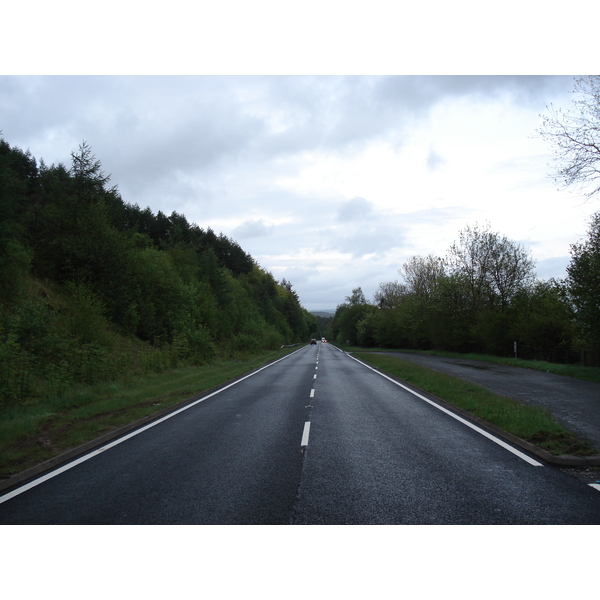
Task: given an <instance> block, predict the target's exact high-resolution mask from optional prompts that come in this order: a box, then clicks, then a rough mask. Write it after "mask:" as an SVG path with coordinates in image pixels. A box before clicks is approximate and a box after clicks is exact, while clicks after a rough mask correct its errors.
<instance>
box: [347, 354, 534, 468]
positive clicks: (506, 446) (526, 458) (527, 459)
mask: <svg viewBox="0 0 600 600" xmlns="http://www.w3.org/2000/svg"><path fill="white" fill-rule="evenodd" d="M348 356H349V357H350V358H351V359H352V360H355V361H356V362H357V363H360V364H361V365H363V366H365V367H367V369H371V371H373V372H374V373H377V375H381V377H384V378H385V379H387V380H389V381H391V382H392V383H394V384H396V385H397V386H399V387H401V388H402V389H404V390H406V391H407V392H409V393H411V394H412V395H413V396H416V397H417V398H420V399H421V400H424V401H425V402H427V403H428V404H431V405H432V406H435V408H437V409H439V410H441V411H442V412H444V413H446V414H447V415H450V416H451V417H452V418H453V419H456V420H457V421H460V422H461V423H464V424H465V425H466V426H467V427H470V428H471V429H473V430H475V431H477V433H480V434H481V435H483V436H485V437H486V438H488V439H490V440H492V442H495V443H496V444H498V445H499V446H502V447H503V448H504V449H506V450H508V451H509V452H512V453H513V454H515V455H516V456H518V457H519V458H521V459H522V460H524V461H525V462H528V463H529V464H530V465H533V466H534V467H543V466H544V465H543V464H542V463H541V462H538V461H537V460H535V459H533V458H531V457H530V456H527V454H525V453H523V452H521V451H520V450H517V449H516V448H514V447H513V446H511V445H510V444H507V443H506V442H504V441H503V440H501V439H500V438H497V437H496V436H495V435H492V434H491V433H488V432H487V431H485V429H481V427H477V425H474V424H473V423H471V422H470V421H467V420H466V419H463V418H462V417H460V416H459V415H457V414H455V413H453V412H452V411H450V410H448V409H446V408H444V407H443V406H440V405H439V404H436V403H435V402H433V400H429V398H426V397H425V396H422V395H421V394H419V393H417V392H415V391H414V390H411V389H410V388H409V387H407V386H405V385H403V384H401V383H400V382H399V381H396V380H395V379H392V378H391V377H388V376H387V375H385V374H384V373H381V372H379V371H377V370H376V369H374V368H373V367H371V366H370V365H368V364H366V363H364V362H362V360H358V358H355V357H354V356H352V355H350V354H348Z"/></svg>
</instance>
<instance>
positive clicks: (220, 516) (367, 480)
mask: <svg viewBox="0 0 600 600" xmlns="http://www.w3.org/2000/svg"><path fill="white" fill-rule="evenodd" d="M502 444H503V443H502V442H500V440H495V439H493V438H490V437H486V435H484V432H481V431H478V430H476V429H473V428H472V427H471V426H469V425H468V424H467V423H465V422H462V421H461V420H457V419H456V418H454V417H453V416H452V415H451V414H448V413H447V412H444V411H443V410H441V409H440V408H439V407H437V406H436V405H435V404H434V403H430V402H429V401H427V399H426V398H421V397H418V396H415V395H414V394H412V393H410V392H409V391H407V390H405V389H403V388H402V387H399V386H398V385H397V383H395V382H394V381H391V380H389V379H386V378H384V377H382V376H381V375H380V374H378V373H376V372H375V371H373V370H372V369H370V368H368V367H367V366H365V365H363V364H362V363H360V362H359V361H357V360H356V359H354V358H352V357H351V356H349V355H347V354H344V353H343V352H340V351H339V350H338V349H337V348H335V347H333V346H331V345H329V344H321V343H319V344H317V345H316V346H315V345H311V346H306V347H303V348H301V349H299V350H298V351H297V352H295V353H293V354H291V355H289V356H287V357H286V358H284V359H281V360H279V361H277V362H276V363H273V364H271V365H268V366H267V367H265V368H263V369H262V370H260V371H257V372H254V373H253V374H251V375H249V376H247V377H245V378H243V379H241V380H238V381H237V382H236V383H234V384H233V385H231V386H228V387H226V388H223V389H221V390H219V391H218V392H217V393H215V394H213V395H210V396H208V397H205V398H204V399H201V400H199V401H198V402H196V403H194V404H192V405H190V406H189V407H187V408H186V409H185V410H182V411H180V412H178V413H177V414H174V415H173V416H171V417H169V418H164V419H162V420H160V421H158V422H157V423H156V424H153V425H152V426H148V427H146V428H144V429H143V430H141V431H139V432H134V433H132V434H129V435H128V436H126V437H125V438H124V439H121V440H116V441H115V442H113V443H111V444H110V445H108V446H105V447H103V448H100V449H99V450H97V451H95V452H93V453H91V454H90V455H87V456H84V457H82V458H81V459H79V460H78V461H75V463H71V464H67V465H65V466H64V467H63V469H62V470H61V471H60V470H59V471H60V472H58V474H55V472H53V473H50V474H48V475H47V476H46V477H45V478H44V479H43V480H34V481H33V482H31V483H30V484H29V487H28V488H17V489H15V490H12V491H11V492H10V493H4V495H3V496H1V497H0V523H2V524H9V523H12V524H537V523H539V524H563V523H564V524H567V523H568V524H598V523H600V490H599V489H596V488H594V487H592V486H590V485H586V484H585V483H584V482H581V481H579V480H578V479H576V478H574V477H570V476H569V475H567V474H565V473H563V472H562V471H560V470H559V469H555V468H553V467H550V466H547V465H543V464H541V463H539V462H537V461H535V460H534V459H533V458H532V457H529V456H527V455H523V454H521V453H520V452H519V451H518V450H516V449H512V448H511V447H510V446H506V445H502ZM73 465H74V466H73Z"/></svg>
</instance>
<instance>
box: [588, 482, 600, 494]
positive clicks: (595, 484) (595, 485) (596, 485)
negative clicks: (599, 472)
mask: <svg viewBox="0 0 600 600" xmlns="http://www.w3.org/2000/svg"><path fill="white" fill-rule="evenodd" d="M589 485H590V487H593V488H594V489H595V490H598V491H599V492H600V483H590V484H589Z"/></svg>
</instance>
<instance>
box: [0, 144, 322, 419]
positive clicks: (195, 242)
mask: <svg viewBox="0 0 600 600" xmlns="http://www.w3.org/2000/svg"><path fill="white" fill-rule="evenodd" d="M316 333H317V324H316V320H315V317H314V316H313V315H311V314H309V313H308V312H307V311H306V310H305V309H304V308H303V307H302V306H301V305H300V302H299V298H298V295H297V294H296V292H295V291H294V289H293V287H292V285H291V284H290V283H289V282H287V281H285V280H282V282H280V283H278V282H277V281H275V279H274V278H273V276H272V274H270V273H269V272H266V271H265V270H264V269H262V268H261V267H260V265H258V264H257V262H256V261H255V260H254V259H253V258H252V257H251V256H250V255H249V254H248V253H246V252H244V250H243V249H242V248H241V247H240V246H239V244H237V243H236V242H235V241H234V240H232V239H230V238H228V237H226V236H225V235H223V234H219V235H217V234H216V233H215V232H214V231H212V230H211V229H210V228H208V229H207V230H204V229H202V228H200V227H198V226H197V225H194V224H191V223H189V222H188V221H187V219H186V217H185V216H184V215H182V214H178V213H176V212H173V213H172V214H171V215H170V216H167V215H165V214H163V213H162V212H161V211H158V212H157V213H156V214H155V213H153V212H152V210H151V209H150V208H144V209H141V208H140V207H139V206H137V205H131V204H128V203H127V202H125V201H124V200H123V199H122V198H121V196H120V193H119V191H118V189H117V187H116V186H111V185H110V178H109V176H106V175H105V174H104V172H103V170H102V165H101V162H100V161H99V160H97V159H96V157H95V156H94V155H93V153H92V150H91V148H90V146H89V145H88V144H87V143H85V142H83V143H82V144H81V145H80V147H79V148H78V149H77V150H76V151H73V152H72V153H71V164H70V165H69V166H65V165H64V164H62V163H61V164H58V165H52V166H47V165H46V164H44V162H43V160H40V162H39V164H38V161H37V160H36V159H35V158H34V156H32V154H31V153H30V151H29V150H27V151H23V150H22V149H20V148H18V147H14V146H12V147H11V146H10V145H9V144H8V143H7V142H6V141H5V140H4V139H1V138H0V403H1V405H3V406H4V407H5V408H6V407H9V406H11V405H14V404H15V403H22V402H27V401H31V402H35V400H36V398H42V397H47V396H49V395H60V394H61V393H63V392H64V391H65V390H66V389H68V388H69V387H70V386H73V385H77V384H86V383H95V382H97V381H105V380H110V379H111V378H115V377H118V376H120V375H123V374H126V373H129V372H132V371H136V370H137V371H141V372H152V371H154V372H156V371H161V370H165V369H169V368H174V367H177V366H178V365H203V364H206V363H210V362H211V361H214V360H217V359H219V360H230V359H237V360H239V359H242V358H244V357H247V356H251V355H253V354H256V353H258V352H261V351H264V350H270V349H275V348H280V347H281V346H282V345H290V344H294V343H299V342H306V341H308V340H309V339H310V337H311V336H315V335H316Z"/></svg>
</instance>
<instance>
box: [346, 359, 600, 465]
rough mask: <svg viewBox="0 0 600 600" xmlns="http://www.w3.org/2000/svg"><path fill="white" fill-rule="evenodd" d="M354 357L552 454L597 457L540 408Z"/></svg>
mask: <svg viewBox="0 0 600 600" xmlns="http://www.w3.org/2000/svg"><path fill="white" fill-rule="evenodd" d="M353 355H354V356H356V357H357V358H359V359H360V360H362V361H364V362H365V363H368V364H370V365H372V366H374V367H377V368H378V369H380V370H381V371H384V372H386V373H388V374H390V375H393V376H395V377H398V378H399V379H402V380H403V381H406V382H407V383H410V384H412V385H414V386H416V387H418V388H420V389H422V390H424V391H426V392H428V393H430V394H433V395H434V396H437V397H438V398H441V399H442V400H445V401H446V402H448V403H450V404H452V405H453V406H456V407H458V408H461V409H462V410H465V411H467V412H468V413H470V414H472V415H474V416H476V417H479V418H480V419H483V420H484V421H487V422H488V423H491V424H492V425H495V426H497V427H499V428H500V429H503V430H504V431H507V432H508V433H511V434H513V435H516V436H517V437H519V438H521V439H523V440H525V441H527V442H530V443H532V444H534V445H536V446H538V447H539V448H543V449H544V450H546V451H548V452H550V453H551V454H554V455H562V454H570V455H572V456H592V455H595V454H598V451H597V450H596V449H595V448H594V447H593V446H592V445H591V444H589V443H588V442H586V441H583V440H580V439H578V438H577V437H576V436H575V435H573V434H572V433H571V432H569V431H567V430H566V429H564V428H563V427H562V426H561V425H559V424H558V423H556V422H555V421H554V420H553V419H552V417H551V416H550V414H549V413H548V412H547V411H545V410H543V409H541V408H538V407H533V406H527V405H524V404H521V403H519V402H517V401H516V400H513V399H511V398H505V397H504V396H500V395H498V394H494V393H493V392H490V391H488V390H486V389H485V388H483V387H481V386H478V385H476V384H473V383H470V382H468V381H463V380H462V379H458V378H456V377H452V376H450V375H446V374H445V373H439V372H437V371H433V370H431V369H427V368H425V367H422V366H421V365H416V364H414V363H411V362H410V361H406V360H402V359H401V358H399V357H397V356H389V355H381V354H373V353H371V352H353Z"/></svg>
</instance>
